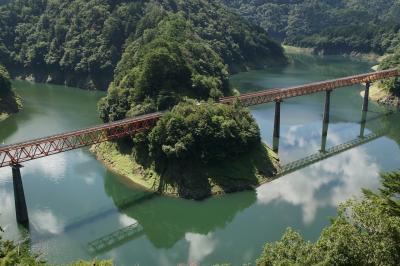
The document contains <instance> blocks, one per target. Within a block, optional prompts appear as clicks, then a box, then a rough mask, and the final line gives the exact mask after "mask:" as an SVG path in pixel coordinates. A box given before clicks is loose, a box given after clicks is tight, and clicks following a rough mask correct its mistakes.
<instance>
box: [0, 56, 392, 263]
mask: <svg viewBox="0 0 400 266" xmlns="http://www.w3.org/2000/svg"><path fill="white" fill-rule="evenodd" d="M291 58H292V61H293V63H292V64H291V65H290V66H289V67H287V68H285V69H279V70H268V71H251V72H247V73H242V74H238V75H235V76H233V77H232V79H231V80H232V84H233V85H234V86H235V87H237V88H239V89H240V90H241V91H242V92H245V91H254V90H260V89H264V88H276V87H286V86H291V85H298V84H304V83H308V82H313V81H319V80H325V79H331V78H336V77H341V76H347V75H351V74H356V73H364V72H368V71H370V68H371V66H372V63H368V62H363V61H358V60H355V59H351V58H346V57H340V56H337V57H318V56H311V55H300V54H292V55H291ZM14 86H15V87H16V90H17V92H18V93H19V94H20V95H21V96H22V98H23V99H24V109H23V110H22V111H21V112H20V113H19V114H17V115H14V116H12V117H11V118H9V119H7V120H5V121H3V122H0V145H6V144H11V143H15V142H19V141H22V140H27V139H31V138H35V137H39V136H44V135H51V134H55V133H60V132H65V131H70V130H75V129H79V128H83V127H87V126H92V125H96V124H98V123H100V121H99V119H98V118H97V114H96V103H97V101H98V99H99V98H100V97H102V96H103V95H104V93H100V92H89V91H83V90H79V89H73V88H65V87H61V86H52V85H43V84H31V83H28V82H22V81H15V82H14ZM361 90H362V87H361V86H355V87H351V88H343V89H339V90H337V91H334V92H333V93H332V103H331V123H330V124H329V133H328V137H327V148H330V147H333V146H337V145H340V144H342V143H345V142H348V141H351V140H353V139H357V138H358V136H359V134H360V121H361V105H362V98H361V97H360V95H359V93H360V91H361ZM323 104H324V94H323V93H321V94H314V95H310V96H303V97H299V98H295V99H290V100H287V101H285V102H283V104H282V117H281V122H282V125H281V140H280V147H279V155H280V157H281V161H282V163H283V164H286V163H290V162H292V161H296V160H299V159H301V158H304V157H306V156H309V155H311V154H314V153H318V151H319V150H320V149H321V132H322V115H323ZM370 109H371V111H370V112H369V113H368V116H367V123H366V127H365V134H366V135H367V134H370V133H373V132H378V131H381V130H382V129H385V132H386V135H385V136H382V137H380V138H378V139H376V140H374V141H371V142H369V143H367V144H364V145H362V146H359V147H356V148H354V149H350V150H348V151H346V152H343V153H340V154H338V155H336V156H333V157H331V158H329V159H326V160H324V161H321V162H319V163H315V164H313V165H310V166H307V167H305V168H303V169H300V170H298V171H296V172H294V173H291V174H288V175H286V176H283V177H280V178H279V179H277V180H275V181H273V182H271V183H269V184H265V185H263V186H261V187H259V188H258V189H257V190H256V191H252V192H243V193H236V194H232V195H227V196H224V197H218V198H212V199H209V200H206V201H204V202H194V201H186V200H181V199H175V198H169V197H149V196H148V195H147V194H146V193H144V192H142V191H141V190H140V189H138V188H136V187H135V186H134V185H132V184H130V183H129V182H127V181H125V180H124V179H123V178H121V177H118V176H116V175H115V174H113V173H111V172H110V171H108V170H107V169H106V168H105V167H104V166H103V165H102V164H101V163H100V162H98V161H97V160H96V159H95V158H94V156H93V155H92V154H91V153H90V152H89V151H88V150H87V149H80V150H75V151H70V152H67V153H63V154H59V155H55V156H52V157H48V158H43V159H39V160H35V161H31V162H27V163H25V164H24V168H22V170H21V171H22V176H23V183H24V188H25V196H26V200H27V205H28V212H29V217H30V233H29V234H27V233H26V232H24V231H23V230H22V229H21V228H18V227H17V225H16V222H15V211H14V198H13V187H12V179H11V169H8V168H2V169H0V224H1V225H2V226H3V228H4V229H6V233H5V236H6V237H7V238H10V239H15V240H21V239H23V238H26V237H28V236H29V239H30V243H31V245H32V248H33V249H34V250H36V251H38V252H40V253H42V254H43V256H44V257H45V258H46V259H48V260H49V261H50V262H52V263H66V262H70V261H73V260H77V259H90V258H95V257H97V258H110V259H113V260H114V262H115V263H116V265H177V264H188V263H198V264H199V265H213V264H216V263H232V265H242V264H243V263H246V262H254V261H255V259H256V258H257V257H258V256H259V255H260V253H261V251H262V247H263V245H264V243H265V242H267V241H275V240H278V239H280V237H281V236H282V234H283V232H284V231H285V229H286V228H287V227H292V228H294V229H296V230H298V231H300V232H301V233H302V234H303V235H304V237H305V238H306V239H308V240H316V239H317V237H318V236H319V234H320V232H321V230H322V229H323V227H325V226H326V225H328V224H329V217H332V216H334V215H335V214H336V208H337V206H338V204H340V203H341V202H343V201H345V200H346V199H348V198H351V197H356V196H359V195H360V191H361V188H371V189H376V188H377V187H378V186H379V173H380V172H382V171H393V170H397V169H398V168H399V165H400V148H399V144H400V143H399V141H400V132H399V125H400V116H399V115H398V114H396V113H395V114H392V115H385V113H386V112H387V111H388V109H387V108H384V107H381V106H378V105H376V104H374V103H371V104H370ZM251 111H252V113H253V115H254V117H255V118H256V120H257V122H258V124H259V126H260V129H261V132H262V137H263V139H264V141H265V142H267V143H268V144H271V143H272V131H273V117H274V116H273V115H274V105H273V104H265V105H261V106H257V107H254V108H252V109H251ZM396 140H397V141H396ZM135 224H137V226H136V227H133V226H132V225H135ZM113 236H114V237H113ZM116 236H117V237H116ZM107 237H108V240H110V239H112V241H109V242H107V243H105V244H104V245H102V246H101V245H99V243H100V242H99V239H100V240H101V239H107ZM96 243H97V245H95V244H96ZM89 244H93V245H94V247H96V248H97V249H98V251H95V250H93V249H91V248H90V245H89ZM93 245H92V247H93Z"/></svg>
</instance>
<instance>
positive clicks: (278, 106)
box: [272, 99, 282, 153]
mask: <svg viewBox="0 0 400 266" xmlns="http://www.w3.org/2000/svg"><path fill="white" fill-rule="evenodd" d="M281 102H282V100H280V99H277V100H275V120H274V135H273V147H272V149H273V151H274V152H276V153H278V151H279V138H280V127H281Z"/></svg>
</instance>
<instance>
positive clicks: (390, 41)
mask: <svg viewBox="0 0 400 266" xmlns="http://www.w3.org/2000/svg"><path fill="white" fill-rule="evenodd" d="M221 1H222V2H223V3H224V4H226V5H228V6H230V7H232V8H234V9H236V10H237V12H238V13H240V14H241V15H242V16H243V17H245V18H246V19H248V20H249V21H251V22H253V23H257V24H259V25H260V26H262V27H263V28H264V29H266V30H267V32H268V33H269V34H270V35H271V36H273V37H274V38H276V39H278V40H280V41H283V42H284V43H287V44H290V45H295V46H302V47H313V48H315V50H316V52H320V53H325V54H336V53H351V52H362V53H369V52H375V53H378V54H382V53H384V52H386V51H392V50H393V49H394V48H395V47H396V46H397V45H399V43H400V33H399V29H400V1H399V0H318V1H317V0H257V1H255V0H221Z"/></svg>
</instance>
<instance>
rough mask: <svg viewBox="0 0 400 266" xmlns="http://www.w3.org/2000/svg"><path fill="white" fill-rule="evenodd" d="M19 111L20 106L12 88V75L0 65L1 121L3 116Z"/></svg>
mask: <svg viewBox="0 0 400 266" xmlns="http://www.w3.org/2000/svg"><path fill="white" fill-rule="evenodd" d="M18 109H19V104H18V102H17V97H16V94H15V92H14V91H13V90H12V88H11V80H10V75H9V74H8V71H7V69H6V68H5V67H3V66H2V65H0V120H1V117H2V114H10V113H16V112H18Z"/></svg>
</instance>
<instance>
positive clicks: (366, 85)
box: [362, 82, 371, 112]
mask: <svg viewBox="0 0 400 266" xmlns="http://www.w3.org/2000/svg"><path fill="white" fill-rule="evenodd" d="M370 87H371V82H367V83H366V84H365V93H364V103H363V108H362V110H363V112H367V111H368V100H369V88H370Z"/></svg>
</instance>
